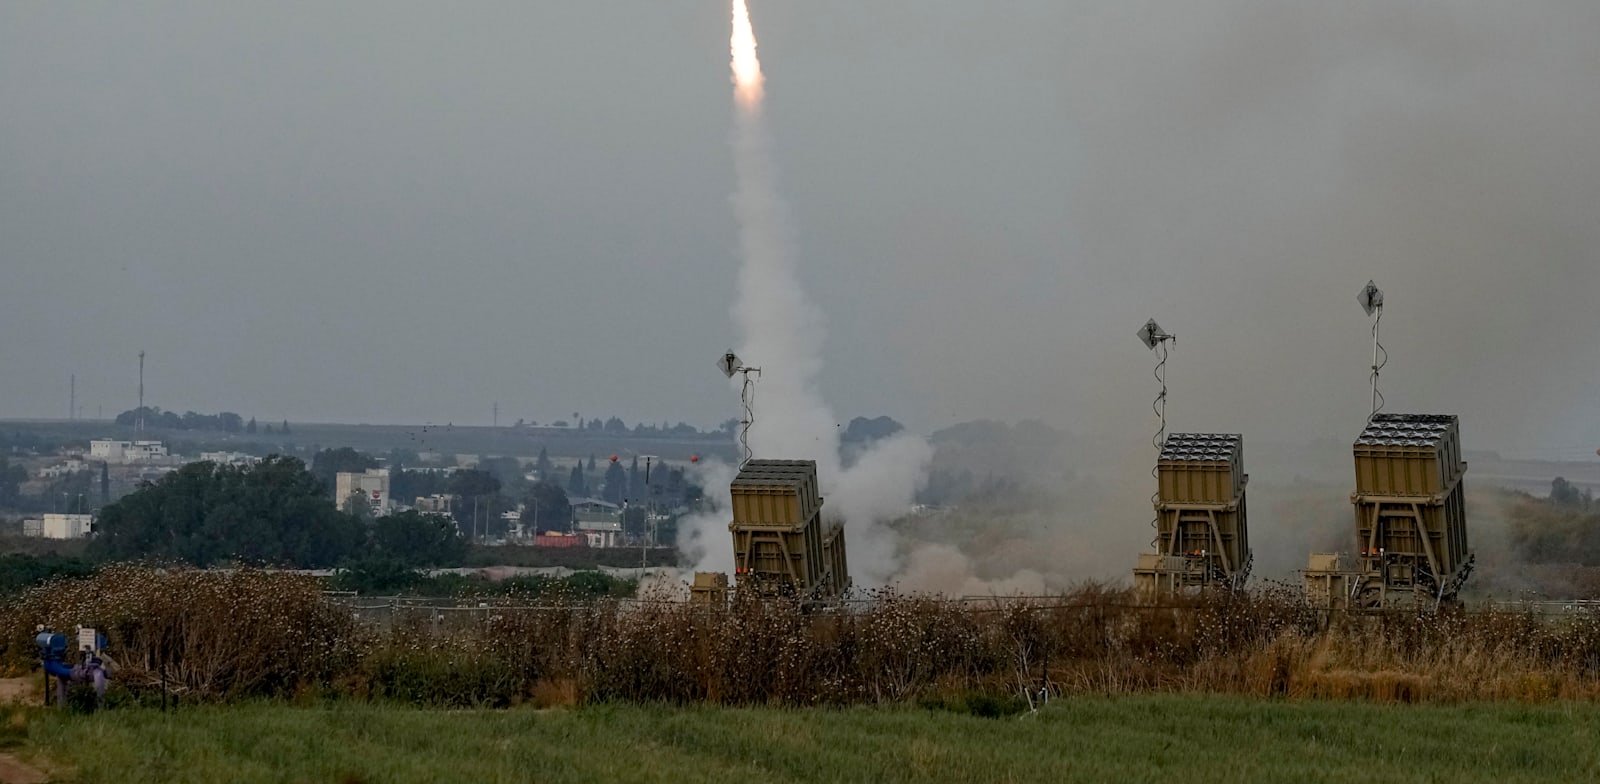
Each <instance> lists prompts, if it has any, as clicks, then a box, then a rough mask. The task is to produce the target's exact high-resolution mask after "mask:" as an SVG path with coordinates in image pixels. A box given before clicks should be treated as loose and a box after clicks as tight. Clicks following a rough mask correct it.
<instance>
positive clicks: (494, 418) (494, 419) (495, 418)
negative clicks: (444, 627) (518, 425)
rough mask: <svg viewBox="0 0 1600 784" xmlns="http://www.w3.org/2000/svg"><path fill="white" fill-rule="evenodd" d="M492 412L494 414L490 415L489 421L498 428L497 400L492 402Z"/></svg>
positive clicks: (498, 405) (498, 407)
mask: <svg viewBox="0 0 1600 784" xmlns="http://www.w3.org/2000/svg"><path fill="white" fill-rule="evenodd" d="M493 410H494V413H493V414H492V415H491V418H490V420H489V421H490V423H491V424H493V425H494V426H495V427H499V426H500V401H498V400H496V401H494V406H493Z"/></svg>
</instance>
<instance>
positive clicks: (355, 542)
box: [89, 455, 362, 568]
mask: <svg viewBox="0 0 1600 784" xmlns="http://www.w3.org/2000/svg"><path fill="white" fill-rule="evenodd" d="M361 538H362V537H361V529H360V525H359V523H357V521H356V520H355V519H354V518H352V517H350V516H349V515H346V514H343V513H342V512H340V511H338V510H337V509H335V508H333V505H332V504H330V503H328V500H327V497H326V495H324V493H323V490H322V486H321V484H320V483H319V482H318V480H317V478H316V476H314V475H312V473H311V472H310V471H307V470H306V468H305V465H304V464H303V463H301V462H300V461H299V460H296V459H294V458H292V457H281V456H276V455H275V456H272V457H268V458H267V459H265V460H262V461H261V462H260V463H257V464H255V465H253V466H218V465H215V464H213V463H190V464H189V465H186V466H183V467H182V468H179V469H178V470H177V471H174V472H172V473H169V474H167V475H166V476H163V477H162V478H161V480H160V481H158V482H155V483H153V484H152V483H145V484H144V485H142V486H141V487H140V488H139V489H138V490H136V491H134V492H133V493H131V494H129V495H128V496H126V497H124V498H122V499H121V500H119V501H117V502H116V503H113V504H110V505H108V506H106V507H105V508H104V509H102V510H101V511H100V520H99V523H98V525H97V530H96V535H95V538H94V539H93V540H91V542H90V545H89V546H90V552H91V554H94V555H97V556H98V557H101V558H106V559H129V558H149V557H156V558H173V559H179V560H183V561H186V562H188V563H192V564H194V565H196V566H209V565H212V564H215V563H222V562H227V561H241V562H245V563H258V564H272V565H283V566H292V567H299V568H318V567H326V566H332V565H334V564H336V563H338V562H340V561H341V560H344V559H345V558H348V557H350V556H351V555H353V554H354V553H355V552H356V550H357V549H358V548H359V546H360V544H361Z"/></svg>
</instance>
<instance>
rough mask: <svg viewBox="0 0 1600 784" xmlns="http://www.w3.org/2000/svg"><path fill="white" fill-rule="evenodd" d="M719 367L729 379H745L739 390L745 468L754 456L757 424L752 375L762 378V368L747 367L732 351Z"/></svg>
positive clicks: (740, 435) (726, 355)
mask: <svg viewBox="0 0 1600 784" xmlns="http://www.w3.org/2000/svg"><path fill="white" fill-rule="evenodd" d="M717 367H718V368H719V369H721V370H722V375H724V376H727V377H728V378H733V374H735V373H738V374H739V375H740V376H741V377H742V378H743V379H744V384H743V386H742V387H741V388H740V390H739V403H740V404H741V405H743V406H744V418H742V419H740V420H739V450H740V453H741V456H740V459H739V467H740V468H744V464H745V463H748V462H750V458H751V457H753V456H754V455H753V453H752V452H751V451H750V426H751V425H754V424H755V422H756V413H755V404H756V389H755V382H754V381H753V380H752V379H751V378H750V374H751V373H754V374H756V378H760V377H761V368H758V367H748V366H746V365H745V364H744V362H743V361H742V360H740V359H739V356H738V355H737V354H735V353H733V352H732V351H729V352H727V353H725V354H723V355H722V358H721V359H719V360H717Z"/></svg>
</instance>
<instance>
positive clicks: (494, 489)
mask: <svg viewBox="0 0 1600 784" xmlns="http://www.w3.org/2000/svg"><path fill="white" fill-rule="evenodd" d="M499 492H500V480H499V479H497V478H495V476H494V475H493V474H491V473H489V472H487V471H479V470H477V469H471V468H468V469H463V470H461V471H457V472H455V474H453V475H452V476H451V477H450V494H451V495H453V496H455V497H456V501H455V504H454V505H453V508H454V509H456V510H458V511H457V512H456V514H457V515H460V514H462V513H465V514H467V515H468V516H469V526H470V527H469V529H468V530H469V531H472V532H474V535H476V532H477V531H478V529H479V526H478V521H479V520H488V519H489V518H490V515H491V512H490V509H489V508H487V507H488V505H487V504H486V503H485V502H486V501H488V500H490V499H493V498H494V497H495V496H496V495H498V494H499Z"/></svg>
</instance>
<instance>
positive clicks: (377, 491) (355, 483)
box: [334, 468, 390, 515]
mask: <svg viewBox="0 0 1600 784" xmlns="http://www.w3.org/2000/svg"><path fill="white" fill-rule="evenodd" d="M352 496H361V498H362V500H364V501H366V502H367V504H368V505H370V506H371V507H372V513H373V514H378V515H384V514H388V513H389V509H390V503H389V471H388V469H384V468H369V469H367V470H366V471H363V472H361V473H359V474H358V473H355V472H351V471H340V472H339V473H338V474H337V475H336V476H335V477H334V498H335V499H337V500H338V504H339V508H340V509H343V508H345V504H346V502H348V501H350V500H351V497H352Z"/></svg>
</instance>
